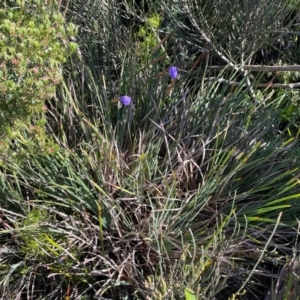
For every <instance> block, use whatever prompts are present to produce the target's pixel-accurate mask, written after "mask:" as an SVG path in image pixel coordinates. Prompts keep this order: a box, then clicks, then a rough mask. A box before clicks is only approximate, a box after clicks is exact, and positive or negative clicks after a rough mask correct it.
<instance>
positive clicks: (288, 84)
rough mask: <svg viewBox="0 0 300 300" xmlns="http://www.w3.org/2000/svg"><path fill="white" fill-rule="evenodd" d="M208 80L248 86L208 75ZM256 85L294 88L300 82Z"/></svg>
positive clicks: (260, 85) (258, 85)
mask: <svg viewBox="0 0 300 300" xmlns="http://www.w3.org/2000/svg"><path fill="white" fill-rule="evenodd" d="M205 80H207V81H213V80H215V81H216V82H225V83H228V84H229V85H233V86H241V87H243V86H246V85H245V84H241V83H240V82H238V81H232V80H227V79H225V78H216V77H207V78H205ZM254 85H255V87H266V88H276V89H286V88H290V89H294V88H297V87H300V82H295V83H256V84H255V83H254Z"/></svg>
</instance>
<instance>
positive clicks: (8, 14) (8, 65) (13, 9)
mask: <svg viewBox="0 0 300 300" xmlns="http://www.w3.org/2000/svg"><path fill="white" fill-rule="evenodd" d="M54 2H55V1H53V0H48V1H46V0H45V1H40V0H30V1H15V3H14V1H10V2H5V1H4V2H3V3H2V4H0V66H1V68H0V79H1V80H0V100H1V101H0V138H1V141H2V146H3V143H4V141H5V140H10V139H11V137H13V134H12V133H13V132H15V131H16V130H18V129H21V128H22V127H24V126H27V125H29V124H30V122H31V120H32V117H33V116H36V115H38V114H41V113H43V110H44V109H45V107H44V104H45V101H46V100H47V99H49V98H51V97H53V95H54V92H55V86H56V85H57V84H58V83H59V82H60V81H61V79H62V64H63V63H64V62H65V61H66V60H67V58H68V56H70V55H71V54H72V53H73V52H74V51H76V48H77V47H76V44H75V43H72V42H70V41H69V39H68V37H69V36H72V35H75V31H76V28H75V26H74V25H73V24H66V23H65V20H64V17H63V15H62V14H61V13H60V12H59V7H58V6H57V5H55V3H54Z"/></svg>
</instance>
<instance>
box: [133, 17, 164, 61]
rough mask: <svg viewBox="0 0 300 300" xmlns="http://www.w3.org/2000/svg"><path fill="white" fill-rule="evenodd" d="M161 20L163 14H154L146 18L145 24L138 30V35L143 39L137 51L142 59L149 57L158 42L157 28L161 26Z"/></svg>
mask: <svg viewBox="0 0 300 300" xmlns="http://www.w3.org/2000/svg"><path fill="white" fill-rule="evenodd" d="M161 21H162V18H161V16H159V15H158V14H152V15H150V16H149V17H148V18H147V19H146V22H145V24H144V25H143V26H142V27H140V29H139V31H138V32H137V37H138V38H139V39H141V40H142V42H141V43H140V44H139V46H138V49H137V53H138V55H139V56H140V57H141V59H142V60H147V59H148V57H149V54H150V51H151V50H152V49H153V48H154V47H155V46H156V45H157V43H158V39H157V36H156V33H155V30H157V29H158V28H159V26H160V23H161Z"/></svg>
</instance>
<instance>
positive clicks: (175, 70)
mask: <svg viewBox="0 0 300 300" xmlns="http://www.w3.org/2000/svg"><path fill="white" fill-rule="evenodd" d="M169 74H170V76H171V78H172V79H176V78H177V76H178V68H177V67H174V66H173V67H170V69H169Z"/></svg>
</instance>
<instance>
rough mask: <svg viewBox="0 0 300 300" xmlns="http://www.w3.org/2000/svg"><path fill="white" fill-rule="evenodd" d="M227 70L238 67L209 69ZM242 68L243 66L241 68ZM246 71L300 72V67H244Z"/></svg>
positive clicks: (196, 71) (224, 66) (229, 66)
mask: <svg viewBox="0 0 300 300" xmlns="http://www.w3.org/2000/svg"><path fill="white" fill-rule="evenodd" d="M225 68H228V69H234V70H237V69H238V68H239V67H238V66H232V65H231V64H228V65H223V66H210V67H208V69H210V70H216V71H221V70H223V69H225ZM240 68H241V66H240ZM243 69H244V70H247V71H253V72H263V71H265V72H288V71H290V72H300V65H290V66H264V65H244V66H243ZM199 70H200V69H196V70H194V71H193V72H192V73H191V74H192V75H196V74H198V73H199Z"/></svg>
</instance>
